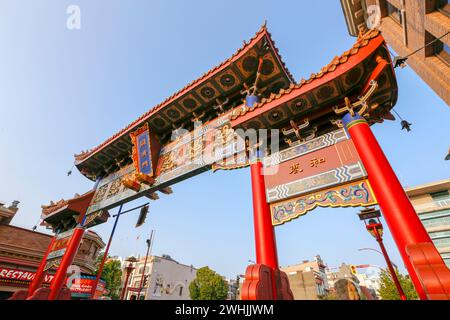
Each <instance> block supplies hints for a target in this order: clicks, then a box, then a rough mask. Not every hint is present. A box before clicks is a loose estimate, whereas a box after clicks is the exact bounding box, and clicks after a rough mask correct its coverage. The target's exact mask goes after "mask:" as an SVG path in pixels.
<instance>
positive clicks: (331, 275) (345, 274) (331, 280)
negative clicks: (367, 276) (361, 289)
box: [326, 263, 359, 290]
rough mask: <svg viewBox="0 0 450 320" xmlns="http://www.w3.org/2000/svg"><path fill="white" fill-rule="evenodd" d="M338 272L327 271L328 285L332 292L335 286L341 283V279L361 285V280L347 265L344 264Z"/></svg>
mask: <svg viewBox="0 0 450 320" xmlns="http://www.w3.org/2000/svg"><path fill="white" fill-rule="evenodd" d="M335 269H338V270H337V271H331V270H330V269H328V270H327V271H326V278H327V281H328V285H329V287H330V290H333V288H334V284H335V283H336V281H339V280H341V279H345V280H349V281H350V282H352V283H355V284H359V279H358V277H356V275H355V274H354V273H352V270H351V266H350V265H348V264H345V263H342V264H341V265H340V266H339V268H335Z"/></svg>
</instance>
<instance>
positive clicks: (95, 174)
mask: <svg viewBox="0 0 450 320" xmlns="http://www.w3.org/2000/svg"><path fill="white" fill-rule="evenodd" d="M396 101H397V82H396V78H395V73H394V69H393V67H392V62H391V59H390V56H389V52H388V49H387V47H386V44H385V42H384V39H383V37H382V36H381V34H380V33H379V31H377V30H369V31H367V32H365V33H361V35H360V36H359V38H358V39H357V42H356V43H355V44H354V45H353V47H352V48H350V50H348V51H346V52H345V53H344V54H342V55H341V56H338V57H335V58H334V59H333V60H332V61H331V63H329V64H328V65H327V66H325V67H324V68H322V69H321V70H320V71H319V72H318V73H316V74H312V75H311V76H310V77H309V79H302V80H301V81H299V82H295V81H294V79H293V77H292V75H291V74H290V73H289V71H288V70H287V68H286V66H285V64H284V63H283V61H282V59H281V57H280V55H279V54H278V50H277V49H276V47H275V44H274V42H273V40H272V38H271V35H270V33H269V32H268V30H267V28H266V26H265V25H264V26H263V27H262V28H261V29H260V30H259V31H258V32H257V34H256V35H255V36H254V37H253V38H252V39H250V41H248V42H244V45H243V47H242V48H240V49H239V50H238V51H237V52H236V53H235V54H234V55H233V56H231V57H230V58H229V59H227V60H225V61H224V62H223V63H221V64H220V65H219V66H217V67H215V68H213V69H211V70H210V71H208V72H207V73H205V74H204V75H203V76H201V77H200V78H198V79H197V80H195V81H193V82H191V83H190V84H188V85H187V86H186V87H184V88H183V89H181V90H180V91H178V92H176V93H175V94H173V95H172V96H171V97H169V98H167V99H166V100H165V101H163V102H162V103H160V104H158V105H157V106H155V107H154V108H152V109H151V110H149V111H148V112H147V113H145V114H144V115H142V116H141V117H140V118H138V119H137V120H136V121H134V122H133V123H131V124H129V125H128V126H127V127H126V128H124V129H123V130H121V131H120V132H118V133H116V134H115V135H113V136H112V137H111V138H109V139H108V140H106V141H105V142H103V143H102V144H100V145H99V146H97V147H95V148H93V149H91V150H89V151H84V152H82V153H80V154H78V155H76V156H75V165H76V167H77V169H78V170H79V171H80V172H81V173H82V174H83V175H84V176H85V177H86V178H87V179H90V180H92V181H93V182H95V185H94V188H93V189H92V191H89V192H88V193H86V194H85V195H83V196H80V197H81V199H82V200H83V201H81V200H80V199H78V198H74V199H71V200H68V201H66V202H64V203H57V204H51V205H50V206H46V207H45V212H44V213H43V220H44V222H45V223H48V224H50V225H52V226H53V227H54V228H55V229H57V230H58V231H66V230H69V229H71V230H72V231H71V232H70V233H69V235H70V239H69V240H68V241H66V242H65V246H63V248H62V250H61V248H59V250H60V251H59V252H60V253H61V254H60V255H55V254H54V253H53V252H52V249H51V248H49V256H50V257H52V259H49V258H48V257H46V258H44V260H43V262H42V268H40V269H39V270H40V273H39V274H38V275H36V277H35V283H34V284H33V286H32V287H31V288H32V289H30V291H29V296H32V295H33V294H34V290H35V289H36V288H37V287H38V285H37V284H38V283H39V281H40V278H41V277H42V276H43V275H44V273H45V265H46V264H47V263H48V261H46V260H51V261H50V264H51V265H52V266H55V265H56V266H57V271H56V274H55V280H54V281H53V282H52V285H51V288H50V290H51V291H50V293H49V297H48V298H49V299H56V298H57V297H58V295H59V292H60V290H61V288H62V286H63V284H64V281H65V278H66V273H67V267H68V266H69V265H70V264H71V263H72V259H73V255H74V253H75V252H76V250H77V248H78V245H79V242H80V239H81V236H82V234H83V232H84V230H85V229H86V228H90V227H92V226H94V225H96V224H99V223H102V222H105V221H107V219H108V216H109V214H108V210H109V209H111V208H114V207H116V206H118V205H121V204H123V203H126V202H129V201H132V200H134V199H137V198H140V197H143V196H145V197H148V198H150V199H152V200H156V199H158V195H157V192H163V193H171V192H172V191H171V189H170V186H171V185H173V184H175V183H177V182H179V181H181V180H184V179H187V178H189V177H191V176H194V175H196V174H199V173H201V172H204V171H206V170H210V169H213V170H229V169H238V168H242V167H246V166H250V167H251V170H250V171H251V182H252V191H253V208H254V228H255V244H256V257H257V258H256V259H257V261H256V264H255V265H251V266H249V267H248V268H247V271H246V278H245V281H244V284H243V287H242V293H241V294H242V299H292V298H293V296H292V292H291V291H290V289H289V282H288V280H287V276H286V275H285V274H284V273H283V272H281V271H280V270H279V266H278V258H277V251H276V242H275V235H274V229H273V228H274V226H276V225H281V224H283V223H286V222H289V221H291V220H293V219H295V218H297V217H299V216H300V215H303V214H305V213H307V212H308V211H311V210H313V209H314V208H316V207H317V206H328V207H350V206H371V205H375V204H379V206H380V208H381V210H382V212H383V215H384V218H385V220H386V221H387V223H388V225H389V228H390V230H391V233H392V235H393V237H394V240H395V242H396V244H397V246H398V249H399V251H400V253H401V255H402V258H403V261H404V263H405V266H406V268H407V269H408V272H409V274H410V275H411V278H412V280H413V282H414V285H415V287H416V289H417V291H418V293H419V295H420V297H421V298H422V299H429V298H430V297H431V293H436V292H437V291H439V290H440V292H444V291H445V286H442V287H440V288H438V287H436V286H434V287H433V283H435V280H436V279H438V280H439V279H441V280H442V279H443V278H442V277H443V273H441V274H439V273H433V275H430V273H429V272H428V271H430V270H435V269H433V268H434V267H433V265H432V264H430V263H428V264H427V263H424V260H423V259H422V258H421V257H423V256H427V255H428V256H430V255H433V254H434V252H435V250H436V249H435V248H434V246H433V244H432V242H431V240H430V238H429V236H428V234H427V232H426V231H425V229H424V227H423V226H422V224H421V222H420V220H419V218H418V217H417V215H416V213H415V212H414V209H413V207H412V205H411V204H410V202H409V200H408V198H407V196H406V195H405V192H404V191H403V188H402V186H401V184H400V182H399V181H398V179H397V177H396V176H395V173H394V172H393V170H392V168H391V167H390V165H389V162H388V160H387V159H386V157H385V156H384V154H383V152H382V150H381V148H380V146H379V145H378V143H377V141H376V139H375V137H374V135H373V134H372V132H371V130H370V125H373V124H375V123H382V122H383V121H384V120H394V119H395V118H394V116H393V115H392V114H391V112H390V110H391V109H392V108H393V106H394V105H395V104H396ZM265 129H268V130H265ZM77 199H78V200H77ZM74 217H75V218H74ZM55 257H57V258H55ZM55 259H56V260H55ZM441 262H442V261H441ZM439 263H440V262H439V261H437V260H436V261H434V265H437V264H439ZM442 264H443V262H442ZM424 270H425V271H424ZM427 272H428V273H427ZM433 277H434V278H433ZM440 277H441V278H440ZM433 290H434V291H433ZM447 290H448V288H447Z"/></svg>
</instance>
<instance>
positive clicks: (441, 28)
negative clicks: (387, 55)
mask: <svg viewBox="0 0 450 320" xmlns="http://www.w3.org/2000/svg"><path fill="white" fill-rule="evenodd" d="M341 4H342V8H343V12H344V16H345V19H346V22H347V26H348V29H349V32H350V34H351V35H353V36H356V35H357V34H358V30H359V28H361V27H368V28H371V27H374V26H375V27H379V28H380V30H381V31H382V34H383V37H384V38H385V40H386V42H387V43H388V45H389V46H390V47H391V48H392V49H393V50H394V51H395V52H396V53H397V54H398V55H399V56H401V57H406V56H408V55H410V56H409V57H408V59H407V64H408V65H409V66H410V67H411V68H412V69H413V70H414V71H415V72H416V73H417V74H418V75H419V76H420V77H421V78H422V79H423V80H424V81H425V82H426V83H427V84H428V85H429V86H430V87H431V88H432V89H433V90H434V91H435V92H436V94H438V95H439V96H440V97H441V98H442V99H443V100H444V101H445V102H446V103H447V105H449V104H450V52H449V45H450V34H448V32H449V31H450V18H449V17H450V6H449V4H448V0H341ZM446 34H447V35H446ZM444 35H446V36H444ZM442 36H444V37H442ZM432 41H434V42H433V43H432V44H430V45H428V46H426V47H425V45H427V44H429V43H431V42H432ZM423 47H425V48H423ZM420 48H423V49H421V50H419V51H418V52H417V53H414V52H415V51H416V50H418V49H420ZM413 53H414V54H413Z"/></svg>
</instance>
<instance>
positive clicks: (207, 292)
mask: <svg viewBox="0 0 450 320" xmlns="http://www.w3.org/2000/svg"><path fill="white" fill-rule="evenodd" d="M189 293H190V296H191V299H192V300H225V299H226V297H227V294H228V285H227V283H226V282H225V280H224V279H223V277H222V276H221V275H219V274H217V273H216V272H215V271H213V270H211V269H210V268H209V267H203V268H200V269H198V270H197V275H196V277H195V279H194V281H192V282H191V284H190V285H189Z"/></svg>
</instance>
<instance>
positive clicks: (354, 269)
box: [350, 265, 357, 274]
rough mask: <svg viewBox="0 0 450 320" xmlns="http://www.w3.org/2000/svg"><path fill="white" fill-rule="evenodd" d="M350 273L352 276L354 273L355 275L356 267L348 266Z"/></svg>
mask: <svg viewBox="0 0 450 320" xmlns="http://www.w3.org/2000/svg"><path fill="white" fill-rule="evenodd" d="M350 271H351V272H352V274H356V273H357V272H356V266H354V265H351V266H350Z"/></svg>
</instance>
